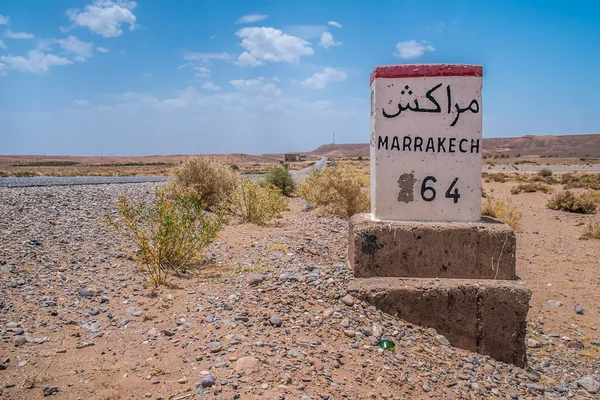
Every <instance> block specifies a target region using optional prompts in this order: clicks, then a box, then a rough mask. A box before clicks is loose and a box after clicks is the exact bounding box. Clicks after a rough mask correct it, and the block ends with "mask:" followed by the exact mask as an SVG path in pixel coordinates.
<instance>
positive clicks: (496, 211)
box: [481, 196, 523, 231]
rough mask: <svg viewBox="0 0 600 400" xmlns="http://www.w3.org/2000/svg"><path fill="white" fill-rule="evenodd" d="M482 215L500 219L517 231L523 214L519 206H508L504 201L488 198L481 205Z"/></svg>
mask: <svg viewBox="0 0 600 400" xmlns="http://www.w3.org/2000/svg"><path fill="white" fill-rule="evenodd" d="M481 215H487V216H488V217H492V218H496V219H499V220H500V221H502V222H504V223H507V224H508V225H510V226H511V227H512V228H513V229H514V230H515V231H516V230H518V228H519V222H520V221H521V218H522V217H523V213H522V212H521V210H520V209H519V207H518V206H517V205H513V204H508V203H506V202H505V201H504V200H500V199H496V198H494V197H492V196H488V197H487V198H486V199H485V200H484V201H483V202H482V204H481Z"/></svg>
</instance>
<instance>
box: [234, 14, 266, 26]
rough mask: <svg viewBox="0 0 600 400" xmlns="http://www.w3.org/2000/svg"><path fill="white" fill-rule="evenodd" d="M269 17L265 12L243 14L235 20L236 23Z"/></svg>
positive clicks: (256, 20)
mask: <svg viewBox="0 0 600 400" xmlns="http://www.w3.org/2000/svg"><path fill="white" fill-rule="evenodd" d="M267 18H269V16H268V15H265V14H250V15H244V16H243V17H242V18H240V19H238V20H237V21H236V24H249V23H252V22H258V21H262V20H265V19H267Z"/></svg>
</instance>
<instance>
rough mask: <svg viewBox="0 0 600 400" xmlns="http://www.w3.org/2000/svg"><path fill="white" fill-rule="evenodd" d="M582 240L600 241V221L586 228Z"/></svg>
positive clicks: (593, 222) (591, 223)
mask: <svg viewBox="0 0 600 400" xmlns="http://www.w3.org/2000/svg"><path fill="white" fill-rule="evenodd" d="M581 239H584V240H587V239H600V221H592V222H590V223H589V224H588V226H586V227H585V231H583V235H581Z"/></svg>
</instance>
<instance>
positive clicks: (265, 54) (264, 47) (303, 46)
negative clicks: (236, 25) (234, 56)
mask: <svg viewBox="0 0 600 400" xmlns="http://www.w3.org/2000/svg"><path fill="white" fill-rule="evenodd" d="M236 35H238V36H239V37H241V38H242V43H241V46H242V47H243V48H244V49H245V50H246V51H245V52H244V53H242V54H241V55H240V56H239V57H238V60H237V64H239V65H245V66H257V65H262V64H264V63H265V62H280V61H286V62H289V63H297V62H298V61H299V60H300V57H301V56H305V55H312V54H313V53H314V51H313V49H312V47H310V43H308V42H307V41H305V40H303V39H300V38H299V37H296V36H291V35H287V34H285V33H283V32H282V31H280V30H279V29H275V28H265V27H261V28H258V27H253V28H243V29H240V30H239V31H237V32H236Z"/></svg>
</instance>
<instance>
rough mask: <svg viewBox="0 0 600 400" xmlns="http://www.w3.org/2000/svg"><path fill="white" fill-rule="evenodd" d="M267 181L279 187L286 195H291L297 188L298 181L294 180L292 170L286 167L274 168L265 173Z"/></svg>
mask: <svg viewBox="0 0 600 400" xmlns="http://www.w3.org/2000/svg"><path fill="white" fill-rule="evenodd" d="M265 181H266V182H267V183H268V184H270V185H273V186H275V187H278V188H279V190H281V193H282V194H283V195H284V196H289V195H291V194H292V193H293V192H294V190H296V182H294V178H292V174H290V171H289V170H288V169H287V168H285V167H281V166H280V167H275V168H272V169H271V170H270V171H269V172H267V174H266V175H265Z"/></svg>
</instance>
